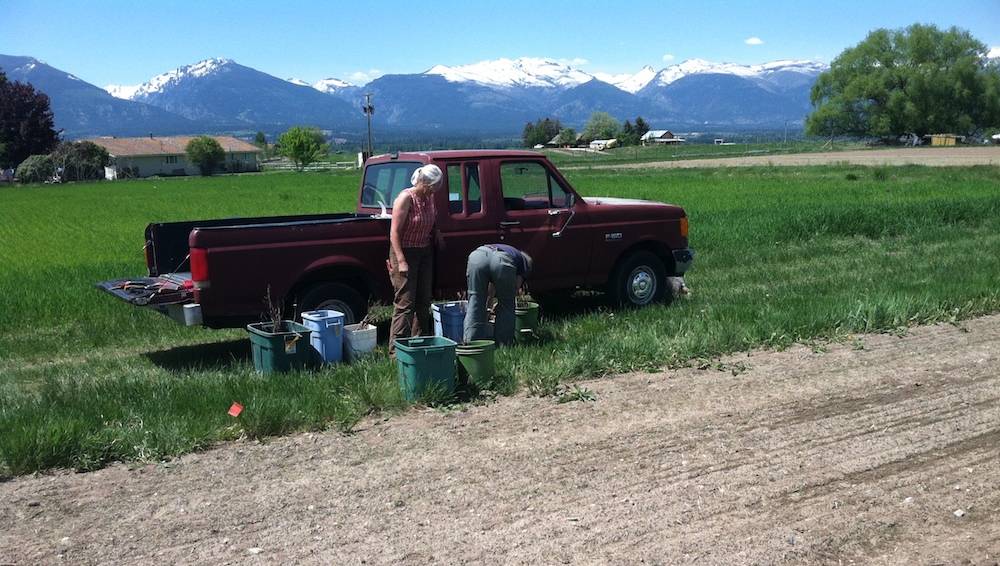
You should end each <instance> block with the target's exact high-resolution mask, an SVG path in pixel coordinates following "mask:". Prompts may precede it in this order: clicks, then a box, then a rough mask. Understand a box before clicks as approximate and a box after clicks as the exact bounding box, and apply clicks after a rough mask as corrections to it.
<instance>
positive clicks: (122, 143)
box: [86, 136, 263, 179]
mask: <svg viewBox="0 0 1000 566" xmlns="http://www.w3.org/2000/svg"><path fill="white" fill-rule="evenodd" d="M209 137H211V138H214V139H215V141H217V142H219V145H221V146H222V149H223V151H225V152H226V160H225V163H224V165H223V166H222V168H223V169H224V170H225V171H228V172H230V173H240V172H244V171H258V170H259V166H258V162H259V160H260V159H259V158H260V154H261V152H262V151H263V150H262V149H260V148H259V147H257V146H255V145H251V144H249V143H247V142H245V141H242V140H238V139H236V138H234V137H232V136H209ZM192 139H194V136H169V137H153V136H149V137H145V138H115V137H102V138H90V139H88V140H86V141H89V142H94V143H96V144H97V145H99V146H101V147H103V148H104V149H106V150H108V154H109V155H111V165H110V166H108V167H106V168H105V177H106V178H108V179H123V178H130V177H151V176H153V175H163V176H169V175H198V174H200V173H201V171H200V170H199V169H198V166H197V165H195V164H194V163H190V162H189V161H188V158H187V153H186V152H185V148H187V144H188V142H189V141H191V140H192Z"/></svg>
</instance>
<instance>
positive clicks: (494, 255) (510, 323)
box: [462, 246, 517, 344]
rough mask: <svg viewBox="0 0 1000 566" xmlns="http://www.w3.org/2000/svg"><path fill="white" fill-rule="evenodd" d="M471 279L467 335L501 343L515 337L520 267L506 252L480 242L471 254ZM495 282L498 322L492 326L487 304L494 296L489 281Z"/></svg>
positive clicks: (468, 268) (467, 269)
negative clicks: (518, 269) (516, 299)
mask: <svg viewBox="0 0 1000 566" xmlns="http://www.w3.org/2000/svg"><path fill="white" fill-rule="evenodd" d="M465 276H466V278H467V279H468V282H469V307H468V309H467V310H466V311H465V328H464V332H463V336H462V337H463V338H464V339H465V341H466V342H470V341H472V340H489V339H491V338H492V339H493V340H495V341H496V343H497V344H510V343H511V342H513V341H514V300H515V296H516V294H517V267H515V266H514V260H513V259H512V258H511V257H510V256H509V255H507V254H506V253H504V252H501V251H497V250H494V249H493V248H491V247H489V246H480V247H478V248H476V249H475V250H473V251H472V253H471V254H469V264H468V267H466V270H465ZM490 283H492V284H493V289H494V292H495V293H496V298H497V310H496V323H495V324H494V325H493V327H492V328H491V327H490V323H489V317H488V315H487V313H486V306H487V305H486V304H487V303H488V302H489V300H490V294H489V285H490Z"/></svg>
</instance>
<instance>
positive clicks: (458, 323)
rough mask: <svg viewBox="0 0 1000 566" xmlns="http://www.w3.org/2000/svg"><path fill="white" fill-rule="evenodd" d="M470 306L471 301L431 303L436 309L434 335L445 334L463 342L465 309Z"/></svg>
mask: <svg viewBox="0 0 1000 566" xmlns="http://www.w3.org/2000/svg"><path fill="white" fill-rule="evenodd" d="M468 306H469V301H451V302H447V303H434V304H433V305H431V309H432V310H433V311H434V335H435V336H444V337H445V338H448V339H449V340H454V341H455V342H458V343H462V336H463V334H464V329H465V310H466V309H467V308H468Z"/></svg>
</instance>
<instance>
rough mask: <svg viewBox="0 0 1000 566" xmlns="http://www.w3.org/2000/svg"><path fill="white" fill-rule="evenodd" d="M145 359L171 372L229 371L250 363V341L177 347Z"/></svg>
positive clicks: (149, 354) (229, 341) (242, 340)
mask: <svg viewBox="0 0 1000 566" xmlns="http://www.w3.org/2000/svg"><path fill="white" fill-rule="evenodd" d="M145 356H146V358H147V359H148V360H149V361H151V362H153V363H154V364H156V365H157V366H159V367H161V368H163V369H165V370H167V371H171V372H186V371H190V370H196V369H202V370H203V369H218V370H224V369H231V368H234V367H235V366H240V365H245V364H247V363H249V361H250V341H249V340H248V339H246V338H243V339H238V340H227V341H225V342H212V343H210V344H195V345H192V346H177V347H176V348H170V349H169V350H161V351H159V352H148V353H146V354H145Z"/></svg>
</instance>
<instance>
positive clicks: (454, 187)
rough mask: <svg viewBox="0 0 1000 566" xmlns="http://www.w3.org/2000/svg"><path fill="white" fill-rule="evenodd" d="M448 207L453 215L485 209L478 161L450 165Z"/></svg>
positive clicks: (467, 213)
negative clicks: (480, 186) (480, 187)
mask: <svg viewBox="0 0 1000 566" xmlns="http://www.w3.org/2000/svg"><path fill="white" fill-rule="evenodd" d="M463 195H464V197H465V198H463ZM463 205H464V206H463ZM448 208H449V210H450V212H451V213H452V214H453V215H458V214H461V213H463V212H464V213H465V214H466V215H469V214H475V213H477V212H480V211H481V210H482V209H483V202H482V196H481V194H480V191H479V164H478V163H466V164H464V165H460V164H458V163H454V164H451V165H448Z"/></svg>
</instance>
